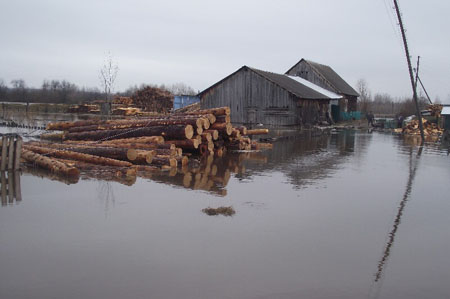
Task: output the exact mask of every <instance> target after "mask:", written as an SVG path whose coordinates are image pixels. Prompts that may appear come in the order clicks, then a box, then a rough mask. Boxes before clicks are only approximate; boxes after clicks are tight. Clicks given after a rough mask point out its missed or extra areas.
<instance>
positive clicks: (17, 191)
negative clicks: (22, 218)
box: [14, 171, 22, 202]
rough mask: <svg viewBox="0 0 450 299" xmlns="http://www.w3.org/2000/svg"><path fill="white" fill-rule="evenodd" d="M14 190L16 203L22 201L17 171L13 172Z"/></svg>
mask: <svg viewBox="0 0 450 299" xmlns="http://www.w3.org/2000/svg"><path fill="white" fill-rule="evenodd" d="M14 190H15V192H14V193H15V196H16V202H19V201H22V191H21V188H20V173H19V172H18V171H14Z"/></svg>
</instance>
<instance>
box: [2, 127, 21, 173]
mask: <svg viewBox="0 0 450 299" xmlns="http://www.w3.org/2000/svg"><path fill="white" fill-rule="evenodd" d="M0 136H1V137H2V138H1V144H0V145H1V156H0V157H1V162H0V163H1V164H0V171H5V170H18V169H20V153H21V151H22V137H20V136H19V135H18V134H2V135H0Z"/></svg>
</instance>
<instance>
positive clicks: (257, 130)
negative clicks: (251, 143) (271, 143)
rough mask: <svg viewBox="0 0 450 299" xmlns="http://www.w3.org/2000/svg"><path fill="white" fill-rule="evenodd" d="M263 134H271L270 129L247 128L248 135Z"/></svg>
mask: <svg viewBox="0 0 450 299" xmlns="http://www.w3.org/2000/svg"><path fill="white" fill-rule="evenodd" d="M263 134H269V130H268V129H253V130H247V134H246V135H263Z"/></svg>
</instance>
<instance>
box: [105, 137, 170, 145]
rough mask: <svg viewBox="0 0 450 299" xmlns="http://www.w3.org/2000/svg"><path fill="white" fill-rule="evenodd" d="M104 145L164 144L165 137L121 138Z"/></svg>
mask: <svg viewBox="0 0 450 299" xmlns="http://www.w3.org/2000/svg"><path fill="white" fill-rule="evenodd" d="M102 143H106V144H107V143H146V144H148V143H149V144H162V143H164V137H162V136H143V137H135V138H119V139H113V140H106V141H103V142H102Z"/></svg>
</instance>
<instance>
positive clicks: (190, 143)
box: [166, 139, 199, 149]
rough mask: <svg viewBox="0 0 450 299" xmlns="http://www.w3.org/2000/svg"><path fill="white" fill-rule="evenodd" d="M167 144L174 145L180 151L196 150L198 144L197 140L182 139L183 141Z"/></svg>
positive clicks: (172, 141)
mask: <svg viewBox="0 0 450 299" xmlns="http://www.w3.org/2000/svg"><path fill="white" fill-rule="evenodd" d="M166 143H168V144H175V146H176V147H179V148H182V149H197V148H198V145H199V142H198V140H197V139H184V140H168V141H166Z"/></svg>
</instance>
